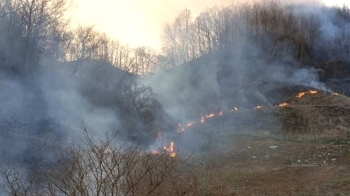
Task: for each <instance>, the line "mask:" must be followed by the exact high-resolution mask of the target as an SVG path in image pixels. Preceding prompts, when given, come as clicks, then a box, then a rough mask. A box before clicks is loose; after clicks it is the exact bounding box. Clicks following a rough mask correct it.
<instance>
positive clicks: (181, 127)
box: [177, 123, 185, 133]
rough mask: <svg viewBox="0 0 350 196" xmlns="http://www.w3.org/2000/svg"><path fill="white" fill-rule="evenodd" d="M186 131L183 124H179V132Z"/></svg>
mask: <svg viewBox="0 0 350 196" xmlns="http://www.w3.org/2000/svg"><path fill="white" fill-rule="evenodd" d="M184 131H185V128H184V127H183V126H182V124H180V123H179V127H178V128H177V132H179V133H182V132H184Z"/></svg>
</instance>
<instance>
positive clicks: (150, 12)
mask: <svg viewBox="0 0 350 196" xmlns="http://www.w3.org/2000/svg"><path fill="white" fill-rule="evenodd" d="M284 1H286V2H289V1H288V0H284ZM294 1H296V0H294ZM297 1H298V0H297ZM322 1H323V2H324V3H325V4H327V5H334V4H338V5H339V4H340V5H342V4H344V3H348V2H349V0H322ZM74 2H75V4H76V6H74V8H73V11H72V13H71V16H72V22H73V24H77V23H79V24H85V25H91V24H94V25H95V27H96V29H97V30H99V31H102V32H106V33H107V34H108V35H109V36H111V37H112V38H116V39H118V40H120V41H121V42H123V43H129V44H130V45H131V46H141V45H145V46H151V47H153V48H156V49H159V48H160V34H161V32H162V29H163V26H164V24H165V23H167V22H172V21H173V20H174V18H175V17H176V16H177V15H178V14H179V13H180V12H181V11H182V10H184V9H186V8H187V9H190V10H191V12H192V17H193V18H195V17H196V16H197V15H198V14H199V13H200V12H201V11H203V10H205V9H206V8H207V7H212V6H214V5H219V6H220V5H228V4H230V3H232V2H237V0H74Z"/></svg>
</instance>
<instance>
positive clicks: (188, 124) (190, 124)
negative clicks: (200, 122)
mask: <svg viewBox="0 0 350 196" xmlns="http://www.w3.org/2000/svg"><path fill="white" fill-rule="evenodd" d="M194 123H196V122H195V121H191V122H188V123H187V126H188V127H191V126H192V125H193V124H194Z"/></svg>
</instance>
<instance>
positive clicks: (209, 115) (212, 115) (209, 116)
mask: <svg viewBox="0 0 350 196" xmlns="http://www.w3.org/2000/svg"><path fill="white" fill-rule="evenodd" d="M214 116H215V114H214V113H211V114H208V115H206V116H205V118H213V117H214Z"/></svg>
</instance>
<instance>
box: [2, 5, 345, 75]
mask: <svg viewBox="0 0 350 196" xmlns="http://www.w3.org/2000/svg"><path fill="white" fill-rule="evenodd" d="M70 5H71V2H70V1H68V0H7V1H5V2H3V3H2V4H1V6H0V31H1V32H2V36H1V37H0V62H1V67H2V68H3V69H5V70H11V71H13V72H30V71H33V70H35V69H36V67H37V65H38V63H39V60H40V59H41V58H43V57H50V58H54V59H55V60H57V61H59V62H67V61H76V60H83V59H94V60H100V61H103V62H108V63H110V64H112V65H113V66H116V67H119V68H122V69H124V70H127V71H130V72H133V73H138V74H142V73H147V72H151V71H155V70H157V69H158V68H160V67H172V66H177V65H180V64H183V63H184V62H189V61H191V60H193V59H196V58H199V57H201V56H203V55H206V54H208V53H209V52H210V51H213V50H217V49H220V48H229V47H234V46H235V45H236V44H237V42H239V41H240V40H241V39H242V38H243V37H244V38H246V39H249V40H253V41H254V43H255V44H256V45H257V46H258V47H260V48H262V49H264V50H266V51H268V54H269V55H271V56H272V57H276V58H277V57H278V56H281V55H284V56H286V55H291V56H293V57H295V58H296V59H297V60H298V61H300V62H301V63H304V64H312V63H311V62H314V61H327V60H330V59H332V58H335V57H337V58H340V59H341V60H343V61H346V62H348V61H349V59H350V42H349V40H350V31H349V24H350V10H349V8H348V7H346V6H343V7H331V8H330V7H325V6H322V5H282V4H281V3H279V2H278V1H268V2H264V3H253V4H239V5H230V6H225V7H218V6H214V7H211V8H208V9H206V10H204V11H203V12H201V13H200V14H199V15H198V16H197V17H196V18H193V17H192V15H191V11H190V10H188V9H185V10H183V11H182V12H180V13H179V15H178V16H177V17H176V18H175V20H174V21H173V22H172V23H167V24H165V26H164V29H163V33H162V35H161V39H162V48H161V52H157V51H156V50H154V49H152V48H150V47H146V46H142V47H137V48H132V47H130V46H129V45H127V44H121V43H120V42H119V41H118V40H115V39H111V38H110V37H109V36H108V35H106V34H105V33H101V32H98V31H97V30H96V29H95V28H94V26H78V27H76V28H74V29H72V28H71V27H70V22H69V19H67V17H65V13H66V11H67V9H68V8H69V7H70ZM311 10H313V11H311ZM325 25H330V26H329V27H331V28H332V29H326V28H327V26H325ZM332 30H333V32H331V31H332ZM330 34H332V35H330ZM267 37H268V39H269V40H270V41H269V43H268V42H266V38H267Z"/></svg>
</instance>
